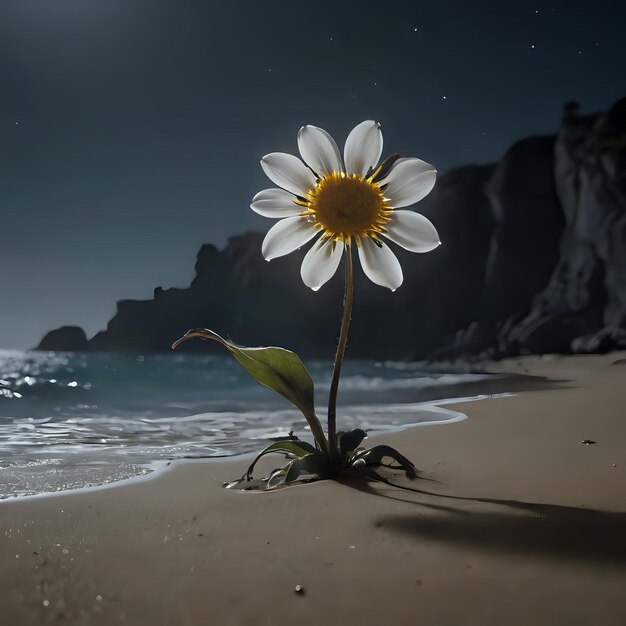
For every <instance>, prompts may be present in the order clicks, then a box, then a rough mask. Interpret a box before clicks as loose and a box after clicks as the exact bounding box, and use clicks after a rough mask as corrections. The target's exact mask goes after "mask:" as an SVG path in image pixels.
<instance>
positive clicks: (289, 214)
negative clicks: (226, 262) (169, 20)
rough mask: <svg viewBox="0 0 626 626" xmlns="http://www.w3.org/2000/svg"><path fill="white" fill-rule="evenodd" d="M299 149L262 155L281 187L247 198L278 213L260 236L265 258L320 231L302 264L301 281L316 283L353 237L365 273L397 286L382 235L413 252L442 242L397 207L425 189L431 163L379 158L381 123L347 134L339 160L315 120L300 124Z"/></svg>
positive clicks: (331, 270) (432, 175)
mask: <svg viewBox="0 0 626 626" xmlns="http://www.w3.org/2000/svg"><path fill="white" fill-rule="evenodd" d="M298 148H299V150H300V155H301V157H302V160H300V159H299V158H298V157H295V156H293V155H291V154H285V153H282V152H272V153H271V154H268V155H266V156H264V157H263V158H262V159H261V167H262V168H263V171H264V172H265V173H266V174H267V176H268V178H269V179H270V180H271V181H272V182H273V183H275V184H276V185H278V186H279V187H280V189H277V188H274V189H264V190H263V191H260V192H259V193H258V194H256V196H254V198H253V199H252V204H251V205H250V207H251V208H252V210H253V211H255V212H256V213H258V214H259V215H263V216H264V217H269V218H274V219H280V221H279V222H277V223H276V224H275V225H274V226H273V227H272V228H270V230H269V231H268V233H267V235H266V237H265V239H264V241H263V246H262V252H263V256H264V257H265V259H266V260H268V261H270V260H271V259H275V258H277V257H280V256H283V255H285V254H289V253H290V252H293V251H294V250H297V249H298V248H300V247H301V246H303V245H304V244H306V243H307V242H309V241H310V240H311V239H314V238H315V237H318V236H319V238H318V239H317V241H316V242H315V244H314V245H313V246H312V247H311V249H310V250H309V251H308V252H307V254H306V256H305V257H304V261H303V262H302V267H301V275H302V280H303V281H304V284H305V285H307V287H310V288H311V289H313V290H317V289H319V288H320V287H321V286H322V285H323V284H324V283H326V282H327V281H328V280H330V279H331V278H332V276H333V275H334V274H335V272H336V271H337V267H338V266H339V262H340V260H341V257H342V255H343V252H344V250H345V249H346V247H347V246H351V245H352V242H353V241H354V242H355V243H356V245H357V248H358V254H359V259H360V261H361V266H362V267H363V271H364V272H365V274H366V275H367V276H368V278H369V279H370V280H371V281H372V282H374V283H376V284H377V285H382V286H383V287H388V288H389V289H391V290H392V291H394V290H396V289H397V288H398V287H399V286H400V285H401V284H402V268H401V267H400V263H399V261H398V259H397V257H396V255H395V254H394V253H393V252H392V250H391V249H390V247H389V246H388V245H387V243H386V242H385V239H388V240H390V241H392V242H394V243H395V244H398V245H399V246H401V247H403V248H405V249H407V250H410V251H411V252H429V251H430V250H433V249H435V248H436V247H437V246H439V245H440V243H441V242H440V241H439V235H438V234H437V230H436V229H435V227H434V226H433V225H432V223H431V222H430V221H429V220H428V219H426V218H425V217H424V216H423V215H420V214H419V213H415V212H413V211H409V210H398V209H402V208H403V207H407V206H409V205H411V204H414V203H415V202H419V201H420V200H421V199H422V198H424V197H425V196H426V195H428V193H430V191H431V189H432V188H433V187H434V185H435V180H436V176H437V170H436V169H435V168H434V167H433V166H432V165H430V164H429V163H426V162H425V161H422V160H421V159H417V158H404V159H401V158H398V155H393V156H392V157H390V158H389V159H387V160H386V161H385V162H384V163H382V164H381V165H379V164H378V161H379V159H380V155H381V153H382V149H383V136H382V132H381V130H380V124H378V123H377V122H374V121H371V120H367V121H365V122H362V123H361V124H359V125H358V126H356V127H355V128H354V129H353V130H352V132H351V133H350V134H349V135H348V139H347V140H346V145H345V147H344V151H343V159H342V157H341V153H340V152H339V148H338V147H337V144H336V143H335V141H334V140H333V138H332V137H331V136H330V135H329V134H328V133H327V132H326V131H325V130H322V129H321V128H317V127H316V126H304V127H302V128H301V129H300V132H299V133H298ZM303 161H304V162H303Z"/></svg>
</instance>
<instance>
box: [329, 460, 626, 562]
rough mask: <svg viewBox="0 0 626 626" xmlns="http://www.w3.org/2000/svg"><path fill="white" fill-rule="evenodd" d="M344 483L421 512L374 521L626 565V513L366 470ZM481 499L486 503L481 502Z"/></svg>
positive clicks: (418, 532)
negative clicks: (441, 489)
mask: <svg viewBox="0 0 626 626" xmlns="http://www.w3.org/2000/svg"><path fill="white" fill-rule="evenodd" d="M341 482H342V483H343V484H344V485H346V486H348V487H351V488H354V489H358V490H359V491H363V492H365V493H370V494H372V495H376V496H379V497H383V498H390V499H392V500H398V501H402V502H407V503H409V504H412V505H414V506H415V507H416V509H421V510H420V511H419V512H418V511H417V510H416V511H415V512H407V513H405V514H395V515H386V516H383V517H380V518H379V519H378V520H377V522H376V525H377V526H380V527H383V528H386V529H388V530H391V531H397V532H401V533H405V534H407V535H409V536H412V537H415V538H416V539H421V538H428V539H434V540H437V541H442V542H445V543H448V544H458V545H462V546H468V547H474V548H479V549H481V550H488V551H493V552H500V553H503V552H509V553H517V554H526V555H529V556H535V557H544V558H555V559H565V560H573V561H578V562H581V561H584V562H588V563H598V564H599V563H603V564H613V565H619V566H626V513H623V512H619V513H612V512H606V511H599V510H594V509H587V508H583V507H569V506H561V505H556V504H538V503H532V502H520V501H517V500H499V499H494V498H471V497H464V496H454V495H446V494H441V493H435V492H432V491H428V490H422V489H417V488H415V487H412V486H408V485H403V484H399V483H398V482H395V481H392V480H391V479H389V478H387V477H385V476H382V475H381V474H380V473H378V472H374V471H372V472H370V473H368V474H367V475H364V474H363V473H360V474H357V473H354V474H353V475H350V476H346V478H345V479H343V480H342V481H341ZM482 505H484V506H482Z"/></svg>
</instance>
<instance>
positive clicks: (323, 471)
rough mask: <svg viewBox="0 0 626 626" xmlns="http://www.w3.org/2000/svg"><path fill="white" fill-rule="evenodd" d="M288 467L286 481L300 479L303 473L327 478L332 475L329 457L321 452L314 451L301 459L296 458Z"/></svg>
mask: <svg viewBox="0 0 626 626" xmlns="http://www.w3.org/2000/svg"><path fill="white" fill-rule="evenodd" d="M288 467H289V469H288V470H287V475H286V476H285V482H286V483H291V482H293V481H294V480H298V478H299V477H300V476H302V475H303V474H304V475H314V476H318V477H319V478H327V477H328V476H329V475H330V464H329V461H328V457H327V456H326V455H325V454H322V453H321V452H314V453H311V454H307V455H306V456H303V457H301V458H299V459H294V460H293V461H292V462H291V463H290V464H289V465H288Z"/></svg>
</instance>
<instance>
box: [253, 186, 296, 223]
mask: <svg viewBox="0 0 626 626" xmlns="http://www.w3.org/2000/svg"><path fill="white" fill-rule="evenodd" d="M295 199H296V197H295V196H294V195H293V194H291V193H289V192H288V191H285V190H284V189H264V190H263V191H259V193H257V194H256V196H254V198H252V204H251V205H250V208H251V209H252V210H253V211H254V212H255V213H258V214H259V215H262V216H263V217H273V218H281V217H294V216H295V215H300V213H302V211H304V208H303V207H301V206H298V205H297V204H296V203H295V202H294V201H295Z"/></svg>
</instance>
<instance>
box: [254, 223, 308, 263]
mask: <svg viewBox="0 0 626 626" xmlns="http://www.w3.org/2000/svg"><path fill="white" fill-rule="evenodd" d="M318 232H319V231H318V230H317V229H316V228H315V227H314V226H313V225H312V224H311V223H310V222H309V221H308V220H307V219H306V218H305V217H287V218H285V219H284V220H280V222H277V223H276V224H274V226H272V227H271V228H270V229H269V230H268V231H267V235H265V239H264V240H263V245H262V246H261V252H262V253H263V256H264V257H265V260H266V261H271V260H272V259H275V258H277V257H279V256H284V255H285V254H289V253H290V252H293V251H294V250H297V249H298V248H300V247H301V246H303V245H304V244H305V243H306V242H307V241H310V240H311V239H313V237H315V235H316V234H317V233H318Z"/></svg>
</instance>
